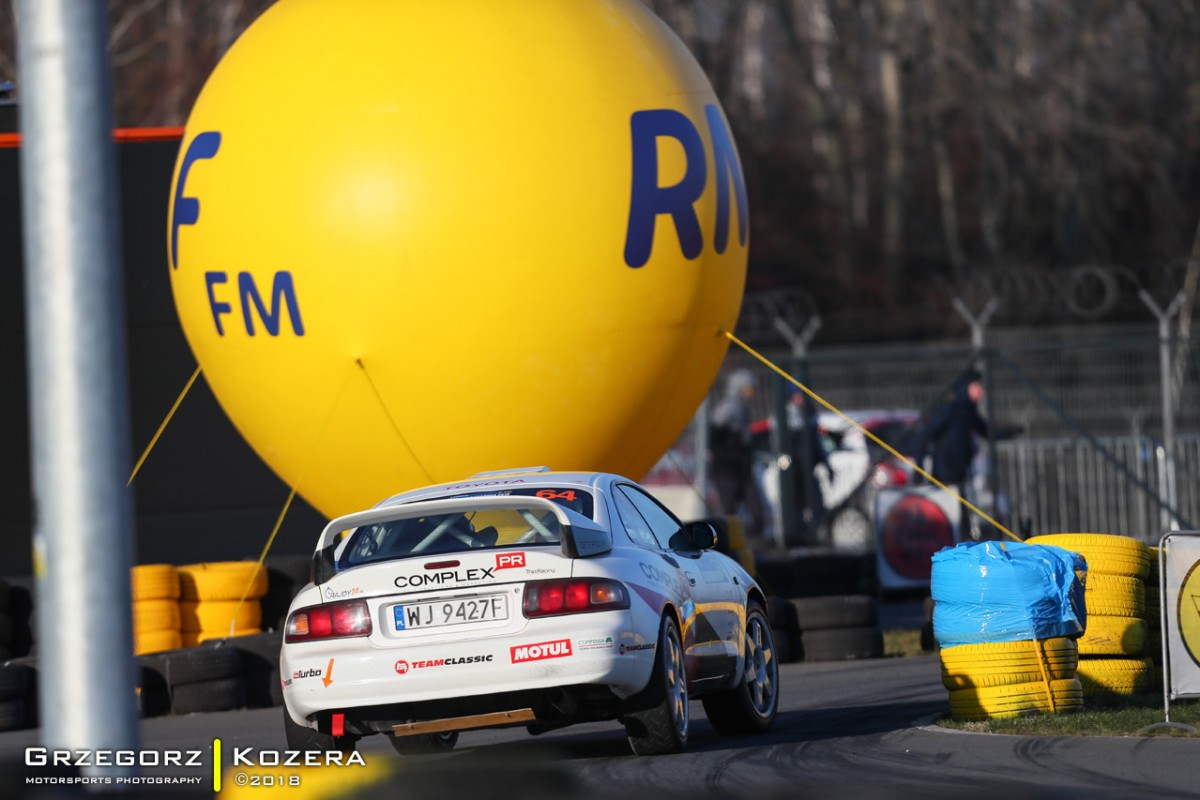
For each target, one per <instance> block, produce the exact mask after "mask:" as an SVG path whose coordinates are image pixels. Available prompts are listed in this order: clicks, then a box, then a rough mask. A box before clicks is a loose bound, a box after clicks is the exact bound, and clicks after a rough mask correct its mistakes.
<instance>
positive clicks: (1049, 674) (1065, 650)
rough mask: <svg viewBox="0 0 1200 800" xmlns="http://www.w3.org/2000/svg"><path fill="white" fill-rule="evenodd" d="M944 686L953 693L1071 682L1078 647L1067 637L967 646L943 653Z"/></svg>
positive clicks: (1077, 659)
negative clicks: (1048, 682) (1056, 681)
mask: <svg viewBox="0 0 1200 800" xmlns="http://www.w3.org/2000/svg"><path fill="white" fill-rule="evenodd" d="M941 664H942V685H943V686H945V687H946V688H947V689H950V690H951V691H956V690H959V689H983V688H991V687H996V686H1010V685H1013V684H1026V683H1037V682H1044V681H1045V680H1046V679H1047V678H1049V679H1050V680H1070V679H1071V678H1074V677H1076V670H1077V668H1078V666H1079V647H1078V645H1076V643H1075V642H1074V640H1072V639H1066V638H1055V639H1044V640H1042V641H1026V642H1000V643H996V644H964V645H959V646H957V647H947V648H945V649H944V650H942V652H941Z"/></svg>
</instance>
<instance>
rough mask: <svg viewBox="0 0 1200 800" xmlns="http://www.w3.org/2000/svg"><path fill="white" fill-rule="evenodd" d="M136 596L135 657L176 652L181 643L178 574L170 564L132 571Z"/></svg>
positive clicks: (134, 597) (131, 589)
mask: <svg viewBox="0 0 1200 800" xmlns="http://www.w3.org/2000/svg"><path fill="white" fill-rule="evenodd" d="M129 587H130V593H131V594H132V596H133V654H134V655H135V656H140V655H145V654H147V653H156V652H159V651H162V650H173V649H176V648H178V647H179V646H180V641H179V573H178V572H177V571H176V569H175V567H173V566H171V565H170V564H139V565H137V566H135V567H133V568H132V569H131V570H129Z"/></svg>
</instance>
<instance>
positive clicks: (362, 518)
mask: <svg viewBox="0 0 1200 800" xmlns="http://www.w3.org/2000/svg"><path fill="white" fill-rule="evenodd" d="M493 508H536V509H541V510H543V511H549V512H550V513H552V514H554V516H555V518H556V519H557V520H558V524H559V526H560V527H561V528H562V554H563V555H564V556H565V557H567V558H588V557H590V556H599V555H603V554H605V553H607V552H609V551H611V550H612V547H613V542H612V534H611V533H610V532H609V531H607V530H605V529H604V528H601V527H600V526H598V525H596V524H595V523H594V522H592V521H591V520H590V519H588V518H587V517H585V516H583V515H582V514H577V513H575V512H574V511H572V510H570V509H569V508H564V507H562V506H560V505H559V504H558V503H555V502H553V501H550V500H546V499H545V498H542V497H525V496H518V497H512V496H510V497H497V496H495V495H491V496H486V497H456V498H454V499H451V500H425V501H422V502H420V503H402V504H399V505H394V506H383V507H382V508H372V509H371V510H369V511H357V512H355V513H353V514H347V515H345V516H343V517H338V518H336V519H334V520H332V521H331V522H330V523H329V524H328V525H326V526H325V530H323V531H322V532H321V538H320V539H318V540H317V552H318V553H319V552H321V551H322V550H324V549H325V548H327V547H329V546H330V545H333V544H335V543H336V542H335V539H334V537H335V536H337V534H339V533H341V532H342V531H348V530H353V529H354V528H358V527H361V526H363V525H374V524H375V523H377V522H394V521H395V520H400V519H412V518H414V517H427V516H430V515H433V514H465V513H468V512H471V511H478V510H481V509H493Z"/></svg>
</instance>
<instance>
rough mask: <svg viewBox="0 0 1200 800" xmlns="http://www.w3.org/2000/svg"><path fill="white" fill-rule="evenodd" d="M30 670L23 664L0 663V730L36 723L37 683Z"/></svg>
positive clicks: (21, 727)
mask: <svg viewBox="0 0 1200 800" xmlns="http://www.w3.org/2000/svg"><path fill="white" fill-rule="evenodd" d="M31 672H32V670H31V669H29V668H28V667H27V666H26V665H24V664H20V663H15V662H12V661H9V662H7V663H5V664H0V731H16V730H22V729H24V728H32V727H34V726H35V725H36V719H35V717H36V713H35V711H36V697H37V694H36V692H37V683H36V679H34V678H33V677H32V676H31V675H30V673H31Z"/></svg>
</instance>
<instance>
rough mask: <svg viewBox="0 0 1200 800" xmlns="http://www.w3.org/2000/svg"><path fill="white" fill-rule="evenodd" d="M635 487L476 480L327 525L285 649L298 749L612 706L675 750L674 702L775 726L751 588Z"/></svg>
mask: <svg viewBox="0 0 1200 800" xmlns="http://www.w3.org/2000/svg"><path fill="white" fill-rule="evenodd" d="M715 542H716V535H715V533H714V531H713V529H712V527H711V526H710V525H708V524H707V523H692V524H689V525H684V524H682V523H681V522H680V521H679V520H678V519H676V518H675V517H674V516H673V515H672V514H671V513H670V512H669V511H667V510H666V509H665V508H664V507H663V506H662V505H661V504H660V503H659V502H658V501H656V500H655V499H654V498H653V497H652V496H651V495H650V494H648V493H647V492H646V491H645V490H644V489H642V488H641V487H640V486H638V485H637V484H635V483H633V482H632V481H629V480H627V479H625V478H621V477H619V476H617V475H609V474H604V473H556V472H550V471H549V470H548V469H546V468H544V467H539V468H533V469H528V470H516V471H511V472H503V473H484V474H482V475H478V476H476V477H474V478H471V479H468V480H465V481H461V482H458V483H450V484H443V485H440V486H433V487H429V488H425V489H419V490H415V491H411V492H406V493H404V494H400V495H397V496H395V497H392V498H390V499H388V500H385V501H383V502H382V503H380V504H379V505H378V506H376V507H375V508H373V509H371V510H369V511H362V512H359V513H355V514H350V515H347V516H344V517H339V518H338V519H335V520H333V521H332V522H330V523H329V525H328V526H327V527H326V528H325V530H324V532H323V533H322V534H321V539H320V541H319V542H318V544H317V550H316V553H315V555H314V556H313V581H312V583H310V584H309V585H308V586H306V587H305V588H304V589H303V590H301V592H300V593H299V594H298V595H297V596H296V598H295V600H293V601H292V606H291V609H290V611H289V613H288V621H287V631H286V634H285V637H284V644H283V649H282V652H281V654H280V674H281V675H282V676H283V684H284V685H283V697H284V706H285V708H284V726H285V728H286V730H287V737H288V746H289V748H291V749H295V750H342V751H349V750H352V749H353V748H354V747H355V743H356V742H357V740H358V739H359V738H361V737H362V736H364V735H367V734H372V733H383V734H386V735H387V736H389V737H390V739H391V741H392V742H393V744H394V745H395V747H396V749H397V750H399V751H402V752H403V751H406V750H413V749H439V748H441V749H445V748H450V747H453V746H454V744H455V742H456V741H457V738H458V731H462V730H470V729H478V728H491V727H507V726H517V725H521V726H526V727H527V728H528V729H529V731H530V732H531V733H540V732H542V731H546V730H550V729H553V728H558V727H562V726H565V725H570V724H573V723H577V722H587V721H594V720H611V719H618V720H620V721H621V722H622V723H623V724H624V726H625V731H626V733H627V735H628V737H629V742H630V745H631V746H632V748H633V751H634V752H635V753H638V754H656V753H670V752H677V751H679V750H682V749H683V748H684V747H685V746H686V744H687V739H688V700H689V698H692V697H699V698H701V699H702V700H703V702H704V710H705V712H706V713H707V715H708V718H709V721H710V722H711V723H712V725H713V727H714V728H716V730H717V731H719V732H721V733H725V734H740V733H757V732H761V731H765V730H767V729H768V728H769V727H770V726H771V724H772V723H773V722H774V719H775V713H776V709H777V706H778V700H779V680H778V679H779V670H778V664H777V662H776V660H775V649H774V645H773V643H772V641H771V626H770V623H769V622H768V621H767V617H766V611H765V598H764V596H763V592H762V589H760V588H759V586H758V585H757V584H756V583H755V582H754V580H753V579H752V578H751V577H750V576H749V575H748V574H747V573H746V572H745V571H744V570H743V569H742V568H741V567H740V566H739V565H738V564H737V563H735V562H734V561H732V560H730V559H729V558H727V557H726V556H724V555H721V554H720V553H717V552H715V551H714V550H713V549H712V547H713V545H714V544H715Z"/></svg>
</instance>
